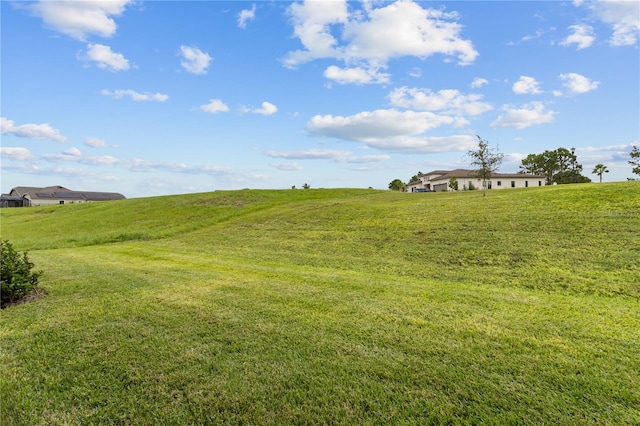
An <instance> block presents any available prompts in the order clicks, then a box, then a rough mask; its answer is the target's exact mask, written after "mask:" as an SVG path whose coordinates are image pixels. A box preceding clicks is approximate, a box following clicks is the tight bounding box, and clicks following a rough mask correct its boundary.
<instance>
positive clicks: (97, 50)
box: [80, 43, 129, 71]
mask: <svg viewBox="0 0 640 426" xmlns="http://www.w3.org/2000/svg"><path fill="white" fill-rule="evenodd" d="M80 59H82V60H85V61H93V62H96V63H97V65H98V68H101V69H106V70H109V71H126V70H128V69H129V61H128V60H127V59H126V58H125V57H124V56H123V55H122V54H121V53H116V52H113V51H112V50H111V48H110V47H109V46H105V45H103V44H95V43H90V44H89V45H88V46H87V53H86V56H82V57H80Z"/></svg>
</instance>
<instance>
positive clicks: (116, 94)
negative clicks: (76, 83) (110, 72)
mask: <svg viewBox="0 0 640 426" xmlns="http://www.w3.org/2000/svg"><path fill="white" fill-rule="evenodd" d="M100 94H102V95H104V96H110V97H112V98H114V99H122V98H123V97H125V96H128V97H130V98H131V100H132V101H136V102H140V101H148V102H164V101H166V100H167V99H169V95H165V94H163V93H150V92H144V93H138V92H136V91H135V90H131V89H126V90H114V91H113V92H112V91H110V90H107V89H103V90H101V91H100Z"/></svg>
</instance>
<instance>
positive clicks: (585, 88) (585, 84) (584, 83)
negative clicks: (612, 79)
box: [556, 72, 600, 95]
mask: <svg viewBox="0 0 640 426" xmlns="http://www.w3.org/2000/svg"><path fill="white" fill-rule="evenodd" d="M558 79H559V80H560V81H562V85H563V86H564V87H566V88H567V89H569V91H570V92H571V93H587V92H590V91H592V90H596V89H597V88H598V86H599V85H600V82H599V81H593V80H591V79H589V78H587V77H585V76H583V75H580V74H578V73H575V72H570V73H567V74H560V75H559V76H558ZM559 94H561V93H560V92H556V95H559Z"/></svg>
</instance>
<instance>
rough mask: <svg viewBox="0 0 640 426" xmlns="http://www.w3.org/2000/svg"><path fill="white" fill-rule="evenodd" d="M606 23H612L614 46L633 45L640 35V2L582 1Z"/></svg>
mask: <svg viewBox="0 0 640 426" xmlns="http://www.w3.org/2000/svg"><path fill="white" fill-rule="evenodd" d="M580 5H586V6H587V7H588V8H589V9H591V11H592V12H593V14H594V15H595V16H596V17H597V18H598V19H600V20H601V21H602V22H604V23H605V24H609V25H611V28H612V30H613V34H612V35H611V38H610V39H609V43H610V44H611V45H612V46H633V45H635V44H636V43H637V42H638V37H639V36H640V2H639V1H637V0H631V1H629V0H601V1H594V2H582V3H580Z"/></svg>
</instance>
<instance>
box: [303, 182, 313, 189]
mask: <svg viewBox="0 0 640 426" xmlns="http://www.w3.org/2000/svg"><path fill="white" fill-rule="evenodd" d="M302 188H304V189H309V188H311V185H309V184H308V183H305V184H304V185H302Z"/></svg>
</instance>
